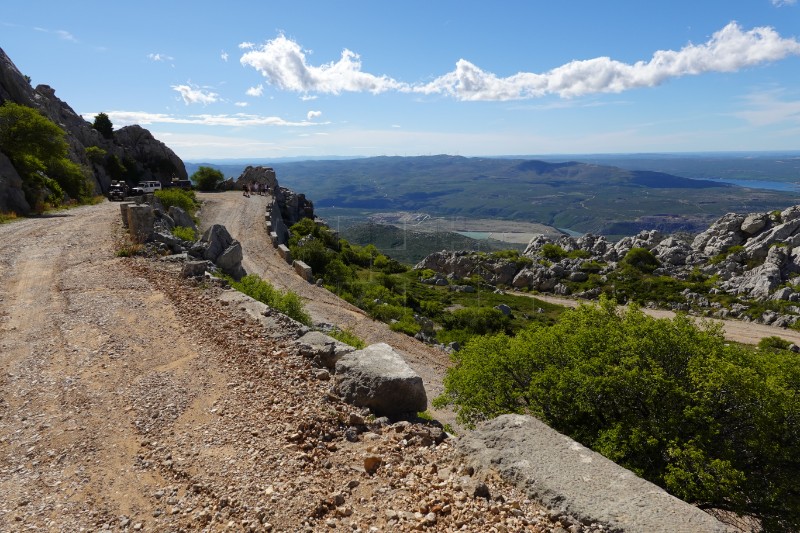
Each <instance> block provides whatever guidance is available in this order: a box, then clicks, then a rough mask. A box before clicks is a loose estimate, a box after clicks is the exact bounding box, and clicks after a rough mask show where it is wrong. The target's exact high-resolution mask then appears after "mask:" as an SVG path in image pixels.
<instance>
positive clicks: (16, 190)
mask: <svg viewBox="0 0 800 533" xmlns="http://www.w3.org/2000/svg"><path fill="white" fill-rule="evenodd" d="M9 211H13V212H14V213H17V214H20V215H27V214H29V213H30V212H31V206H30V205H29V204H28V201H27V200H26V199H25V193H23V192H22V178H21V177H20V176H19V174H18V173H17V169H15V168H14V165H12V164H11V160H10V159H8V157H6V154H4V153H2V152H0V213H8V212H9Z"/></svg>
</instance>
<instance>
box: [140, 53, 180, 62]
mask: <svg viewBox="0 0 800 533" xmlns="http://www.w3.org/2000/svg"><path fill="white" fill-rule="evenodd" d="M147 58H148V59H149V60H151V61H172V60H173V59H175V58H174V57H171V56H168V55H166V54H147Z"/></svg>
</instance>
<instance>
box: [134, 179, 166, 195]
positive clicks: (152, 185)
mask: <svg viewBox="0 0 800 533" xmlns="http://www.w3.org/2000/svg"><path fill="white" fill-rule="evenodd" d="M160 190H161V182H159V181H142V182H140V183H139V185H137V186H136V187H134V188H133V189H131V194H132V195H133V196H136V195H139V194H145V193H148V192H156V191H160Z"/></svg>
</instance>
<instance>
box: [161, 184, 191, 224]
mask: <svg viewBox="0 0 800 533" xmlns="http://www.w3.org/2000/svg"><path fill="white" fill-rule="evenodd" d="M153 194H155V197H156V198H158V200H159V201H160V202H161V205H163V206H164V208H165V209H169V208H170V207H172V206H173V205H174V206H176V207H180V208H181V209H183V210H184V211H186V212H187V213H189V215H190V216H191V217H192V218H194V216H195V214H196V213H197V210H198V209H199V208H200V201H199V200H198V199H197V196H196V195H195V193H194V191H187V190H184V189H175V188H172V189H161V190H158V191H156V192H155V193H153Z"/></svg>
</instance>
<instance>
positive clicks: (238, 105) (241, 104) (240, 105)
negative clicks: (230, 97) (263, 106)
mask: <svg viewBox="0 0 800 533" xmlns="http://www.w3.org/2000/svg"><path fill="white" fill-rule="evenodd" d="M233 105H235V106H236V107H247V106H248V105H249V104H248V103H247V102H234V103H233Z"/></svg>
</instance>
